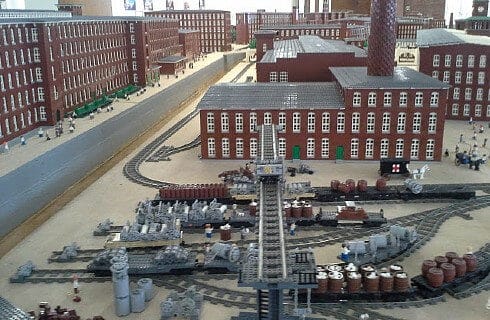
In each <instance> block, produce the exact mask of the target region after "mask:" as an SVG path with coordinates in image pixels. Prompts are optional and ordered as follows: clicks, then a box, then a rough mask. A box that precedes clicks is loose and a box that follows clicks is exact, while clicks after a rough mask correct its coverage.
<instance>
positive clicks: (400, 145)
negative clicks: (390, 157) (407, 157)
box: [395, 139, 405, 158]
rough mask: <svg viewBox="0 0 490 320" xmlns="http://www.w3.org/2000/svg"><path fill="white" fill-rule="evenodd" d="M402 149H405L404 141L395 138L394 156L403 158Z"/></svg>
mask: <svg viewBox="0 0 490 320" xmlns="http://www.w3.org/2000/svg"><path fill="white" fill-rule="evenodd" d="M404 149H405V142H404V141H403V139H396V144H395V158H403V151H404Z"/></svg>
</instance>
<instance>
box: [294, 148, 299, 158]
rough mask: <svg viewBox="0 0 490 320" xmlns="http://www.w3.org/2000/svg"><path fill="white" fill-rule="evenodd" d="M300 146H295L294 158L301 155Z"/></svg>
mask: <svg viewBox="0 0 490 320" xmlns="http://www.w3.org/2000/svg"><path fill="white" fill-rule="evenodd" d="M299 155H300V148H299V146H293V160H299V159H300V157H299Z"/></svg>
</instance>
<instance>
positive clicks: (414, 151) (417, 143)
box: [410, 139, 420, 160]
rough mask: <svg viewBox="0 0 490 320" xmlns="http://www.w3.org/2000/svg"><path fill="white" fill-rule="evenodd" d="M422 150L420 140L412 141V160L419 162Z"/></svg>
mask: <svg viewBox="0 0 490 320" xmlns="http://www.w3.org/2000/svg"><path fill="white" fill-rule="evenodd" d="M419 150H420V140H419V139H412V144H411V145H410V159H411V160H418V158H419Z"/></svg>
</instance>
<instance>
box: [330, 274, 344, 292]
mask: <svg viewBox="0 0 490 320" xmlns="http://www.w3.org/2000/svg"><path fill="white" fill-rule="evenodd" d="M343 286H344V275H343V274H342V273H340V272H338V271H332V272H329V273H328V292H331V293H341V292H342V287H343Z"/></svg>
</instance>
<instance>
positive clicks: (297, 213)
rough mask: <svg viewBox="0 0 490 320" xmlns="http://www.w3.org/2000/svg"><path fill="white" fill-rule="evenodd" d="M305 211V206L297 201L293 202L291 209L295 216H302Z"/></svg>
mask: <svg viewBox="0 0 490 320" xmlns="http://www.w3.org/2000/svg"><path fill="white" fill-rule="evenodd" d="M302 211H303V208H301V206H300V205H299V204H297V203H293V206H292V209H291V215H292V216H293V217H295V218H301V213H302Z"/></svg>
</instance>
